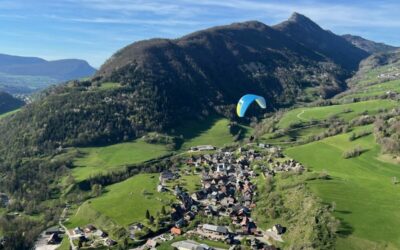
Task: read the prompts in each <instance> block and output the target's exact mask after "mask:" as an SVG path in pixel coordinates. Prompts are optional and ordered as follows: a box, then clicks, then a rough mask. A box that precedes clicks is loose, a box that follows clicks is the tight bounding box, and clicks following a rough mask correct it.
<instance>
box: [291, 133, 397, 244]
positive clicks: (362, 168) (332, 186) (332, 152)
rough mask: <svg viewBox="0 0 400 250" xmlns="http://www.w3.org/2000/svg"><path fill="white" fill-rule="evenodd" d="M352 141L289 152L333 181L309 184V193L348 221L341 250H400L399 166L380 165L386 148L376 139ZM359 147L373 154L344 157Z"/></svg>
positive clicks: (333, 141)
mask: <svg viewBox="0 0 400 250" xmlns="http://www.w3.org/2000/svg"><path fill="white" fill-rule="evenodd" d="M360 129H365V128H360ZM349 136H350V134H342V135H338V136H334V137H330V138H327V139H324V140H322V141H318V142H314V143H310V144H306V145H302V146H297V147H293V148H289V149H287V150H286V153H287V154H288V155H289V156H290V157H293V158H294V159H296V160H298V161H300V162H302V163H303V164H305V165H306V166H307V167H308V168H309V169H311V170H313V171H317V172H320V171H327V172H328V173H329V175H330V176H331V177H332V179H331V180H330V181H312V182H309V187H310V188H311V189H312V190H313V191H314V192H315V193H316V194H317V195H318V196H320V197H321V198H322V199H323V200H324V201H325V202H328V203H332V202H334V203H335V204H336V211H335V215H336V216H337V217H338V218H339V219H340V220H341V221H342V226H341V231H340V237H339V239H338V243H337V249H399V248H400V238H399V237H398V236H399V235H400V228H399V227H398V225H399V224H400V214H399V213H398V211H399V210H398V208H399V207H400V185H394V184H393V183H392V181H391V180H392V177H397V178H400V168H399V165H396V164H391V163H387V162H382V161H380V160H378V159H377V157H378V156H379V155H380V148H379V146H378V145H377V144H376V143H375V142H374V138H373V136H372V135H369V136H366V137H362V138H359V139H357V140H355V141H349V139H348V138H349ZM356 146H361V147H362V148H364V149H365V150H367V151H366V152H365V153H363V154H362V155H361V156H359V157H356V158H351V159H344V158H343V157H342V154H343V152H345V151H346V150H348V149H351V148H354V147H356ZM316 152H317V153H316Z"/></svg>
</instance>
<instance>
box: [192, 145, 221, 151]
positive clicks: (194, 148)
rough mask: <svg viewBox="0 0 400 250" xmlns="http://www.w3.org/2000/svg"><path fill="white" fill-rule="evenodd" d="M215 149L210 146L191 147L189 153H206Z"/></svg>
mask: <svg viewBox="0 0 400 250" xmlns="http://www.w3.org/2000/svg"><path fill="white" fill-rule="evenodd" d="M215 149H216V147H214V146H212V145H200V146H196V147H191V148H190V151H207V150H215Z"/></svg>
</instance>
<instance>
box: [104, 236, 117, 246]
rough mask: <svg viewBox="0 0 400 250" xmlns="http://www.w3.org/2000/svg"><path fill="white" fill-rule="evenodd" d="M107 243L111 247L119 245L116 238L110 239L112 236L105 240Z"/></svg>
mask: <svg viewBox="0 0 400 250" xmlns="http://www.w3.org/2000/svg"><path fill="white" fill-rule="evenodd" d="M105 244H106V245H107V246H109V247H111V246H115V245H117V242H116V241H115V240H112V239H110V238H107V239H106V241H105Z"/></svg>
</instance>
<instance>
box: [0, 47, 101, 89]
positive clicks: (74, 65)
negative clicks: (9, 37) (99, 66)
mask: <svg viewBox="0 0 400 250" xmlns="http://www.w3.org/2000/svg"><path fill="white" fill-rule="evenodd" d="M95 72H96V69H94V68H93V67H91V66H90V65H89V64H88V63H87V62H86V61H83V60H78V59H64V60H56V61H46V60H44V59H41V58H37V57H22V56H12V55H5V54H0V90H3V91H8V92H10V93H26V92H32V91H35V90H39V89H43V88H45V87H47V86H49V85H51V84H55V83H61V82H64V81H68V80H72V79H79V78H82V77H87V76H92V75H93V74H94V73H95Z"/></svg>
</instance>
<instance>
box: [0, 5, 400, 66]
mask: <svg viewBox="0 0 400 250" xmlns="http://www.w3.org/2000/svg"><path fill="white" fill-rule="evenodd" d="M399 10H400V2H399V1H373V0H370V1H367V0H364V1H361V0H360V1H359V0H356V1H351V3H349V1H344V0H339V1H328V0H326V1H315V0H297V1H278V0H274V1H266V0H195V1H193V0H174V1H166V0H155V1H152V0H0V53H5V54H14V55H24V56H38V57H42V58H45V59H49V60H54V59H62V58H81V59H85V60H87V61H88V62H89V63H90V64H92V65H93V66H95V67H99V66H100V65H101V64H102V63H103V62H104V61H105V60H106V59H107V58H108V57H110V56H111V55H112V54H113V53H114V52H115V51H117V50H118V49H120V48H122V47H123V46H126V45H128V44H130V43H132V42H134V41H137V40H143V39H148V38H154V37H165V38H177V37H180V36H182V35H185V34H187V33H189V32H192V31H196V30H198V29H203V28H207V27H210V26H214V25H222V24H229V23H232V22H239V21H246V20H259V21H262V22H264V23H266V24H270V25H272V24H276V23H279V22H281V21H283V20H285V19H287V18H288V17H289V16H290V15H291V13H292V12H294V11H297V12H299V13H302V14H304V15H306V16H308V17H310V18H311V19H313V20H314V21H316V22H317V23H318V24H320V25H321V26H322V27H323V28H325V29H330V30H332V31H333V32H335V33H337V34H345V33H351V34H356V35H361V36H363V37H365V38H368V39H372V40H375V41H380V42H386V43H388V44H392V45H398V46H400V32H399V31H400V29H399V28H400V14H399V13H398V12H399Z"/></svg>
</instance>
